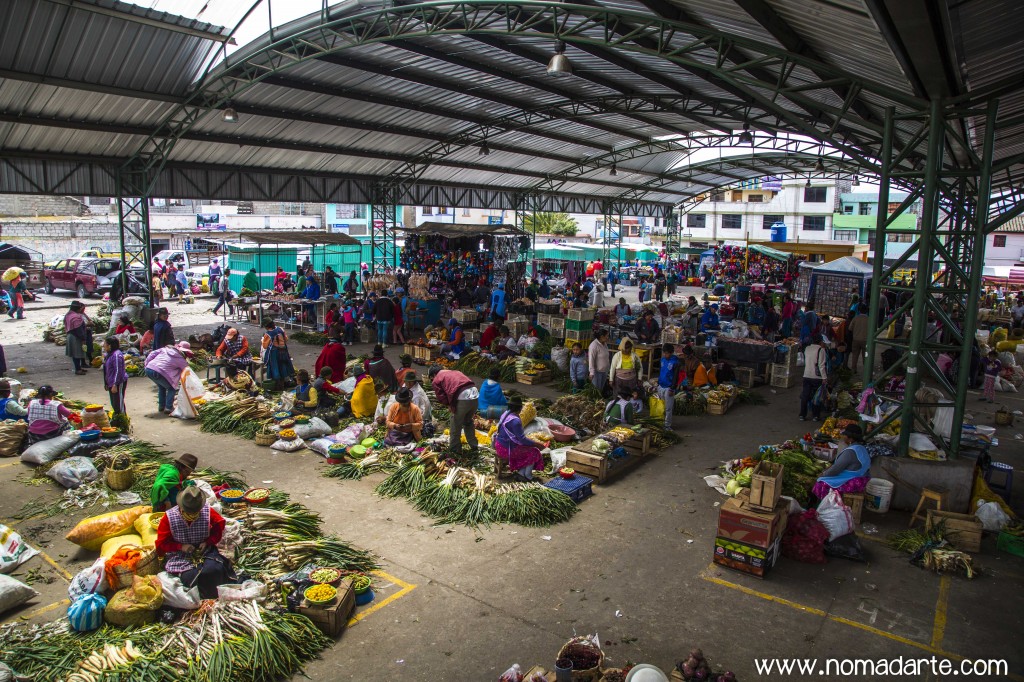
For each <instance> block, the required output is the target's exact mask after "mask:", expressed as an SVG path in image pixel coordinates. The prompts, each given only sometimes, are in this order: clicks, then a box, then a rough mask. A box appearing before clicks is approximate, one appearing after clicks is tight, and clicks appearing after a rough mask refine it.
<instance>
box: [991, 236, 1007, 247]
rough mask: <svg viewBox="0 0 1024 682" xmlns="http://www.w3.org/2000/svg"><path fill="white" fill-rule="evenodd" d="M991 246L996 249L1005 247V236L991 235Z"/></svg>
mask: <svg viewBox="0 0 1024 682" xmlns="http://www.w3.org/2000/svg"><path fill="white" fill-rule="evenodd" d="M992 246H994V247H996V248H999V247H1002V246H1006V235H1005V234H997V235H993V237H992Z"/></svg>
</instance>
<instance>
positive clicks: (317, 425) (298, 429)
mask: <svg viewBox="0 0 1024 682" xmlns="http://www.w3.org/2000/svg"><path fill="white" fill-rule="evenodd" d="M330 432H331V427H330V426H328V425H327V422H325V421H324V420H323V419H319V418H317V417H313V418H311V419H310V420H309V422H308V423H306V424H296V425H295V435H296V436H298V437H299V438H302V439H303V440H309V439H311V438H319V437H321V436H326V435H328V434H329V433H330Z"/></svg>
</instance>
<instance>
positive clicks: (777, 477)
mask: <svg viewBox="0 0 1024 682" xmlns="http://www.w3.org/2000/svg"><path fill="white" fill-rule="evenodd" d="M782 469H783V467H782V465H781V464H776V463H775V462H758V463H757V465H756V466H754V473H753V474H751V476H750V501H749V502H748V504H749V505H750V506H751V508H753V509H757V510H761V511H768V512H770V511H773V510H774V509H775V505H776V504H777V503H778V501H779V496H780V495H782Z"/></svg>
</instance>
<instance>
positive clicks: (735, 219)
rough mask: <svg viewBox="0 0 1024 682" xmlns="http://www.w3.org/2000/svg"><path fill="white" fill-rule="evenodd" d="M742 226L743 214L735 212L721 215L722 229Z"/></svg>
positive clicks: (735, 228)
mask: <svg viewBox="0 0 1024 682" xmlns="http://www.w3.org/2000/svg"><path fill="white" fill-rule="evenodd" d="M741 227H743V216H742V215H739V214H737V213H727V214H726V215H723V216H722V229H724V230H738V229H740V228H741Z"/></svg>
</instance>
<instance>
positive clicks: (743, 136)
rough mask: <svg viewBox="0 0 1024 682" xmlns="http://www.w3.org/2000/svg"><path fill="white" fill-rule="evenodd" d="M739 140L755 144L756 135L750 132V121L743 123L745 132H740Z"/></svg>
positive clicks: (743, 142)
mask: <svg viewBox="0 0 1024 682" xmlns="http://www.w3.org/2000/svg"><path fill="white" fill-rule="evenodd" d="M737 141H738V142H739V143H740V144H754V135H753V134H752V133H751V132H750V124H749V123H746V122H744V123H743V132H742V133H740V136H739V138H738V139H737Z"/></svg>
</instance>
